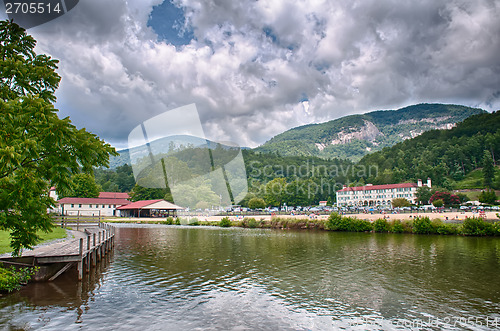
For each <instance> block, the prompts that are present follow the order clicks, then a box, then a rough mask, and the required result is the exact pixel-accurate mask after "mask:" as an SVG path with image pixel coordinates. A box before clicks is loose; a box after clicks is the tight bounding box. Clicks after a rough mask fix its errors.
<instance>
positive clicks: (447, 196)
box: [429, 191, 460, 207]
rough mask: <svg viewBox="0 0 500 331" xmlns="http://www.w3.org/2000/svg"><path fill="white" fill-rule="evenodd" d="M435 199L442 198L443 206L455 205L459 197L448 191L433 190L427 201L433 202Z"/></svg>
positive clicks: (458, 201)
mask: <svg viewBox="0 0 500 331" xmlns="http://www.w3.org/2000/svg"><path fill="white" fill-rule="evenodd" d="M435 200H443V203H444V206H445V207H451V206H457V205H459V204H460V198H459V197H458V196H457V195H455V194H451V193H450V192H441V191H437V192H435V193H434V194H433V195H432V196H431V198H430V199H429V201H430V202H431V203H432V204H434V201H435Z"/></svg>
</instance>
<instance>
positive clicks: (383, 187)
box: [337, 183, 418, 192]
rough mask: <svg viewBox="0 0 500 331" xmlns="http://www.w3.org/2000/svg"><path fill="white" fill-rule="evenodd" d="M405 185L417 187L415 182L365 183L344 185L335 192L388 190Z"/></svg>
mask: <svg viewBox="0 0 500 331" xmlns="http://www.w3.org/2000/svg"><path fill="white" fill-rule="evenodd" d="M406 187H418V185H417V184H416V183H401V184H384V185H365V186H356V187H346V188H343V189H341V190H339V191H337V192H349V191H371V190H388V189H394V188H406Z"/></svg>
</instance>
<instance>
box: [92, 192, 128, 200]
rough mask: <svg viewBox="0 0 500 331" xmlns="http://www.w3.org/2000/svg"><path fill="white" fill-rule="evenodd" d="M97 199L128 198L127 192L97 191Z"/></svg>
mask: <svg viewBox="0 0 500 331" xmlns="http://www.w3.org/2000/svg"><path fill="white" fill-rule="evenodd" d="M99 199H127V200H128V199H130V195H129V194H128V193H127V192H99Z"/></svg>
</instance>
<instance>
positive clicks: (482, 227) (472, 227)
mask: <svg viewBox="0 0 500 331" xmlns="http://www.w3.org/2000/svg"><path fill="white" fill-rule="evenodd" d="M495 232H496V231H495V226H494V225H493V224H492V223H488V222H485V221H483V219H482V218H475V217H472V218H466V219H465V220H464V222H463V224H462V234H464V235H466V236H492V235H494V234H495Z"/></svg>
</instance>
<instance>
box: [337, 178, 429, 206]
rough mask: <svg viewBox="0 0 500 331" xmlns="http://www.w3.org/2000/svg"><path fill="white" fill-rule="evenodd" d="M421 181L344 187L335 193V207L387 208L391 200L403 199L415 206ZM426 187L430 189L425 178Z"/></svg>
mask: <svg viewBox="0 0 500 331" xmlns="http://www.w3.org/2000/svg"><path fill="white" fill-rule="evenodd" d="M422 186H423V185H422V180H420V179H419V180H418V183H402V184H385V185H372V184H367V185H365V186H356V187H346V186H345V185H344V187H343V188H342V189H341V190H339V191H337V207H349V206H385V207H389V206H391V204H392V200H393V199H396V198H404V199H406V200H408V201H409V202H410V203H413V204H416V203H417V198H416V195H415V193H417V189H418V188H419V187H422ZM426 186H427V187H429V188H431V179H430V178H427V184H426Z"/></svg>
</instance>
